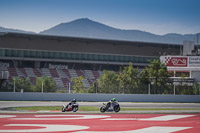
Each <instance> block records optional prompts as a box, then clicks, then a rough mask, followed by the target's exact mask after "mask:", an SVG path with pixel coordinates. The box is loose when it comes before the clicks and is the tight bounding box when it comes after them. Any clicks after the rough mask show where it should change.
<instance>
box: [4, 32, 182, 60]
mask: <svg viewBox="0 0 200 133" xmlns="http://www.w3.org/2000/svg"><path fill="white" fill-rule="evenodd" d="M0 48H9V49H29V50H49V51H65V52H80V53H100V54H117V55H142V56H160V55H180V49H182V45H177V44H163V43H149V42H133V41H119V40H103V39H91V38H78V37H65V36H50V35H40V34H22V33H0Z"/></svg>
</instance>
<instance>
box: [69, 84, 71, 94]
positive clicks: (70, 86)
mask: <svg viewBox="0 0 200 133" xmlns="http://www.w3.org/2000/svg"><path fill="white" fill-rule="evenodd" d="M70 87H71V83H70V82H69V94H70V93H71V92H70V91H71V88H70Z"/></svg>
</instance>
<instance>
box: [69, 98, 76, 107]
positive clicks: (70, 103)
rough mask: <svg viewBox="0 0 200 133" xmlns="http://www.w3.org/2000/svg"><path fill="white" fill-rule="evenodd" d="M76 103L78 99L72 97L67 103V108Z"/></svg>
mask: <svg viewBox="0 0 200 133" xmlns="http://www.w3.org/2000/svg"><path fill="white" fill-rule="evenodd" d="M74 104H76V99H72V101H71V102H69V104H68V105H67V108H68V106H69V105H72V106H73V105H74Z"/></svg>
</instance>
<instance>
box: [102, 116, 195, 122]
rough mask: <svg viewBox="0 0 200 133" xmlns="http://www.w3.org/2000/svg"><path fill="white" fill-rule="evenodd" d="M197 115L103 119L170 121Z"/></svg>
mask: <svg viewBox="0 0 200 133" xmlns="http://www.w3.org/2000/svg"><path fill="white" fill-rule="evenodd" d="M192 116H195V115H164V116H158V117H152V118H107V119H103V120H119V121H120V120H140V121H170V120H176V119H181V118H186V117H192Z"/></svg>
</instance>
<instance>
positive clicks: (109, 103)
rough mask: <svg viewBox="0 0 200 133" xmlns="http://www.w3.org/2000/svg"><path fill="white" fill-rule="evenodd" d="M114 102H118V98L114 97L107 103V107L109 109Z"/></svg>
mask: <svg viewBox="0 0 200 133" xmlns="http://www.w3.org/2000/svg"><path fill="white" fill-rule="evenodd" d="M112 103H117V100H116V99H115V98H112V99H111V100H110V101H109V102H108V103H107V105H106V108H107V109H108V108H109V107H110V105H111V104H112Z"/></svg>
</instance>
